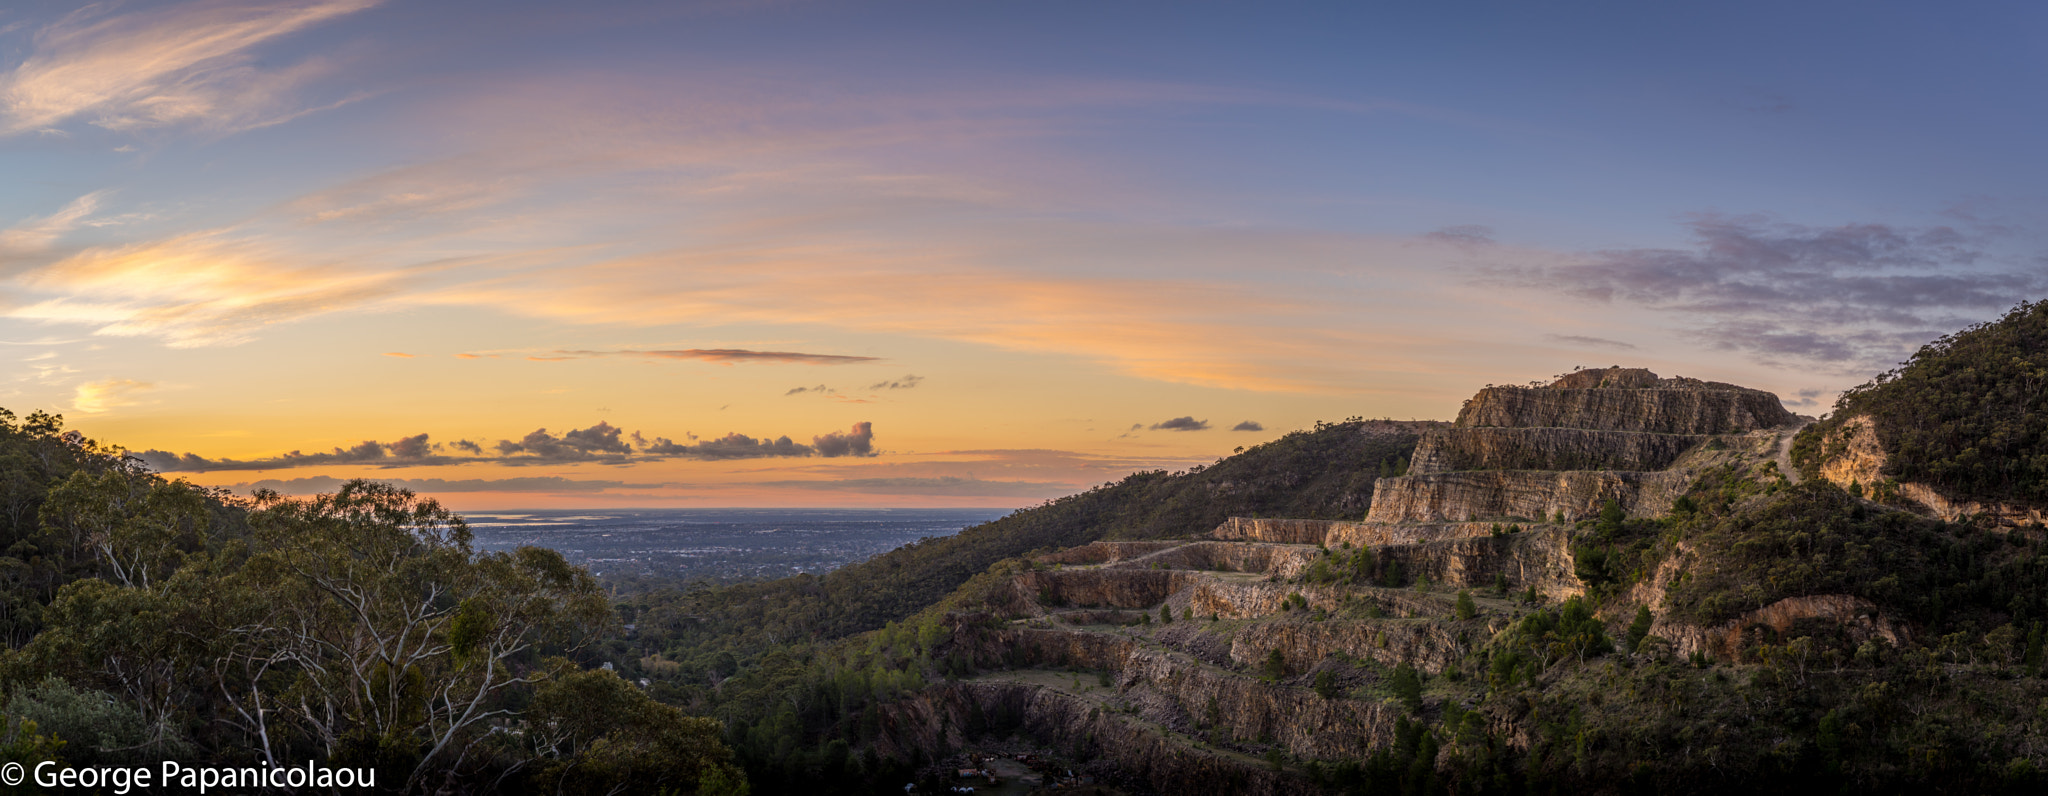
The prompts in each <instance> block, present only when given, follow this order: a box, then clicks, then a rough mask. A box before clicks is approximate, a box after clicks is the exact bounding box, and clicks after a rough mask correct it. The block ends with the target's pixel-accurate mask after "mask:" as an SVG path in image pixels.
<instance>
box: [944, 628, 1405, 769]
mask: <svg viewBox="0 0 2048 796" xmlns="http://www.w3.org/2000/svg"><path fill="white" fill-rule="evenodd" d="M962 643H965V644H968V645H970V646H971V647H972V648H973V656H974V658H975V659H976V661H977V662H978V663H979V664H980V665H984V666H990V667H1001V666H1010V667H1017V668H1048V669H1065V668H1069V667H1075V668H1082V669H1087V670H1091V671H1098V672H1100V671H1107V672H1110V673H1111V675H1110V676H1111V681H1112V682H1113V683H1114V685H1115V687H1116V689H1117V691H1118V692H1119V695H1120V696H1121V697H1123V698H1124V699H1125V700H1127V701H1128V702H1129V703H1130V704H1132V705H1133V707H1134V708H1135V715H1137V716H1138V717H1139V718H1142V719H1144V720H1145V721H1147V722H1150V723H1152V724H1156V725H1159V726H1162V727H1167V728H1169V729H1172V730H1174V731H1176V732H1180V733H1184V734H1188V735H1195V734H1196V733H1198V732H1201V731H1202V728H1203V727H1207V728H1208V731H1209V732H1211V733H1212V734H1213V735H1212V737H1214V738H1215V739H1216V740H1224V741H1236V742H1246V743H1250V742H1258V741H1260V740H1261V739H1265V742H1268V743H1272V744H1274V745H1277V746H1279V747H1281V748H1282V749H1284V750H1285V751H1287V752H1288V753H1289V754H1291V755H1295V756H1297V757H1314V758H1323V759H1329V758H1333V757H1339V756H1344V755H1350V754H1353V753H1355V752H1356V751H1357V750H1359V749H1368V748H1371V747H1372V745H1374V744H1380V743H1387V742H1390V741H1391V740H1392V738H1393V725H1394V717H1395V716H1396V715H1397V714H1399V713H1401V712H1402V708H1400V707H1397V706H1389V705H1385V704H1382V703H1377V702H1370V701H1360V700H1350V699H1323V698H1321V697H1319V696H1316V694H1315V693H1314V692H1313V691H1310V690H1308V689H1305V688H1302V687H1300V686H1301V685H1303V684H1302V683H1291V684H1280V683H1268V682H1264V681H1260V680H1256V679H1253V678H1251V677H1249V676H1246V675H1244V674H1240V673H1237V672H1232V671H1229V670H1226V669H1222V668H1219V667H1216V666H1214V665H1211V664H1208V663H1204V662H1202V661H1201V660H1199V659H1197V658H1195V657H1193V656H1190V655H1186V654H1183V653H1179V652H1174V651H1169V650H1166V649H1162V648H1159V647H1153V646H1146V645H1141V644H1138V643H1137V642H1135V641H1132V640H1130V639H1125V638H1119V637H1115V636H1111V635H1109V634H1102V633H1088V632H1083V631H1070V630H1041V629H1031V628H1005V629H1000V630H988V631H983V632H982V633H981V634H980V635H979V636H978V637H977V638H973V639H963V640H962ZM1284 654H1285V653H1283V655H1284ZM1265 655H1266V651H1265V650H1260V651H1259V657H1260V660H1263V659H1264V656H1265ZM1359 657H1364V656H1359ZM1303 660H1306V659H1303ZM1317 660H1320V658H1318V659H1317ZM1308 668H1309V667H1308V666H1301V667H1299V668H1298V669H1296V670H1294V674H1296V676H1297V679H1298V678H1300V677H1306V674H1305V671H1306V670H1307V669H1308ZM1082 679H1083V680H1084V681H1086V680H1088V679H1089V678H1086V677H1084V678H1082ZM1212 705H1213V709H1212V707H1211V706H1212Z"/></svg>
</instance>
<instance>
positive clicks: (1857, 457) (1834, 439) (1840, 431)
mask: <svg viewBox="0 0 2048 796" xmlns="http://www.w3.org/2000/svg"><path fill="white" fill-rule="evenodd" d="M1821 449H1822V450H1826V451H1829V452H1831V453H1832V454H1833V455H1831V456H1829V457H1828V458H1827V460H1826V461H1823V462H1821V463H1820V477H1822V478H1825V479H1827V480H1829V481H1832V482H1834V483H1836V484H1840V485H1842V486H1844V487H1846V486H1848V485H1850V484H1852V483H1853V484H1862V485H1863V486H1865V487H1869V486H1872V485H1875V484H1876V483H1877V482H1878V481H1879V480H1882V479H1883V478H1884V475H1883V471H1884V465H1885V455H1884V446H1883V445H1880V444H1878V441H1877V424H1876V423H1873V422H1871V420H1870V418H1869V417H1852V418H1849V419H1848V420H1844V421H1842V425H1841V426H1839V427H1837V428H1835V429H1834V430H1832V431H1830V432H1828V436H1827V438H1826V439H1824V440H1822V441H1821Z"/></svg>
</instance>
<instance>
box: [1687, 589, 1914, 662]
mask: <svg viewBox="0 0 2048 796" xmlns="http://www.w3.org/2000/svg"><path fill="white" fill-rule="evenodd" d="M1810 620H1819V621H1822V622H1825V623H1826V624H1827V626H1829V627H1830V628H1839V631H1837V632H1841V633H1843V634H1845V635H1846V636H1847V637H1848V639H1849V640H1850V641H1851V642H1854V643H1860V642H1863V641H1866V640H1869V639H1883V640H1884V641H1886V642H1888V643H1890V644H1892V645H1893V646H1898V645H1901V644H1903V643H1904V642H1906V641H1908V640H1909V639H1910V636H1909V631H1908V630H1907V628H1906V626H1905V624H1904V623H1901V622H1897V621H1894V620H1891V619H1887V618H1886V617H1885V616H1884V615H1883V614H1881V613H1879V612H1878V610H1877V605H1876V604H1874V603H1872V602H1870V601H1869V600H1865V599H1863V598H1861V597H1853V596H1850V595H1847V594H1820V595H1813V596H1808V597H1789V598H1786V599H1783V600H1779V601H1777V602H1774V603H1771V604H1770V605H1766V606H1764V607H1762V608H1758V609H1756V610H1754V611H1751V612H1749V613H1746V614H1743V615H1742V616H1739V617H1736V618H1734V619H1731V620H1729V621H1728V622H1727V623H1726V624H1722V625H1718V626H1715V627H1700V626H1698V625H1690V624H1683V623H1677V622H1664V621H1662V620H1659V621H1658V622H1657V623H1656V624H1654V625H1652V626H1651V628H1650V635H1653V636H1656V637H1658V638H1662V639H1664V640H1666V641H1669V642H1671V644H1672V645H1673V646H1674V647H1675V648H1676V649H1677V651H1678V654H1679V655H1682V656H1691V655H1692V654H1694V653H1700V654H1703V655H1706V656H1709V657H1712V658H1716V659H1719V660H1724V661H1725V660H1735V659H1737V658H1738V657H1739V656H1740V655H1741V654H1742V648H1743V647H1744V646H1745V644H1746V643H1772V644H1782V643H1784V641H1785V639H1784V637H1785V636H1787V635H1788V634H1789V633H1790V631H1792V630H1793V629H1794V627H1795V626H1797V625H1798V624H1799V623H1801V622H1803V621H1810ZM1765 629H1768V630H1769V631H1770V635H1769V636H1763V635H1761V631H1763V630H1765Z"/></svg>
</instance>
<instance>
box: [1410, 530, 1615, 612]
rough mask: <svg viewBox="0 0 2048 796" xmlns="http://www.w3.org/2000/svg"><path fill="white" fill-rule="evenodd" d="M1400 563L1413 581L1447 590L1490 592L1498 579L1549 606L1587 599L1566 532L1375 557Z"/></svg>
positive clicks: (1459, 542)
mask: <svg viewBox="0 0 2048 796" xmlns="http://www.w3.org/2000/svg"><path fill="white" fill-rule="evenodd" d="M1376 552H1377V553H1378V554H1379V555H1380V556H1381V557H1382V558H1387V559H1392V560H1396V561H1399V562H1401V567H1402V569H1404V570H1406V571H1407V573H1408V575H1409V577H1411V578H1428V579H1429V581H1430V582H1431V583H1434V584H1437V585H1439V586H1443V587H1446V588H1453V589H1462V588H1475V589H1476V588H1489V587H1491V586H1493V585H1494V578H1495V576H1496V575H1499V576H1505V577H1506V578H1507V582H1508V585H1509V587H1510V588H1513V589H1526V588H1529V587H1531V586H1534V587H1535V588H1536V593H1538V594H1541V595H1543V596H1544V598H1545V599H1548V600H1563V599H1566V598H1568V597H1572V596H1574V595H1579V594H1584V593H1585V591H1586V584H1584V583H1582V582H1580V581H1579V579H1578V577H1577V576H1576V575H1574V574H1572V568H1573V567H1574V566H1575V565H1576V563H1577V559H1576V558H1574V557H1573V556H1572V550H1571V543H1570V541H1569V539H1568V538H1567V534H1566V532H1565V529H1564V528H1561V527H1557V526H1544V527H1538V528H1535V529H1532V530H1528V531H1524V532H1522V533H1517V534H1509V535H1508V536H1506V537H1503V538H1500V539H1494V538H1490V537H1475V538H1469V539H1455V540H1450V541H1443V542H1429V543H1423V544H1413V545H1401V546H1396V547H1388V548H1384V549H1380V550H1377V551H1376Z"/></svg>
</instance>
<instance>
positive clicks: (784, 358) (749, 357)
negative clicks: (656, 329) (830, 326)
mask: <svg viewBox="0 0 2048 796" xmlns="http://www.w3.org/2000/svg"><path fill="white" fill-rule="evenodd" d="M585 357H640V358H643V359H689V360H697V361H700V362H715V363H717V364H720V365H732V364H737V363H742V362H779V363H786V364H800V365H851V364H856V363H860V362H875V361H879V360H880V359H881V357H860V356H847V355H842V354H803V353H797V352H794V351H748V350H746V349H743V348H685V349H680V350H670V351H630V350H628V351H556V352H553V355H552V356H536V357H528V359H542V360H548V361H553V360H559V359H581V358H585Z"/></svg>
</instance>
